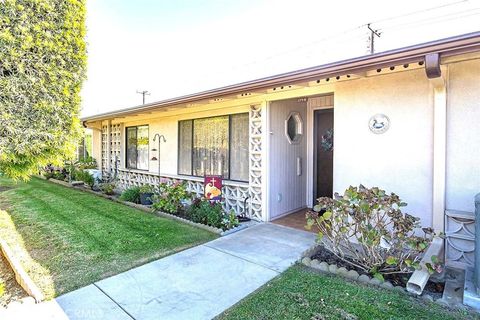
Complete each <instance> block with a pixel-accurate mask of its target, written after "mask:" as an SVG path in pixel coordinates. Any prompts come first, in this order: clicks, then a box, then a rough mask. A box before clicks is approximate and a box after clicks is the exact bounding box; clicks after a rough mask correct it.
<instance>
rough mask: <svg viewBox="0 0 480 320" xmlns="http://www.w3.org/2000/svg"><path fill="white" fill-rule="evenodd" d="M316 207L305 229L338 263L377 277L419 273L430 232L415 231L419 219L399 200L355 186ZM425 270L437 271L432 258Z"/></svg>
mask: <svg viewBox="0 0 480 320" xmlns="http://www.w3.org/2000/svg"><path fill="white" fill-rule="evenodd" d="M317 201H318V204H317V205H316V206H315V207H314V208H313V211H310V212H308V213H307V228H312V227H313V226H315V227H316V228H317V230H318V238H319V239H320V240H321V241H322V243H323V245H324V246H325V247H326V249H328V250H329V251H331V252H332V253H333V254H334V255H335V256H337V258H338V259H341V260H343V261H345V262H347V263H349V264H350V265H352V266H354V267H356V268H358V269H361V270H363V271H364V272H367V273H370V274H373V275H378V276H379V277H382V275H384V274H392V273H408V272H411V271H413V270H414V269H416V268H420V260H421V258H422V256H423V253H424V251H425V250H426V249H427V247H428V245H429V244H430V242H431V239H432V237H433V230H431V229H430V228H423V229H420V224H419V218H416V217H414V216H412V215H410V214H407V213H403V212H402V211H401V208H402V207H405V206H406V203H404V202H402V201H401V200H400V198H399V196H398V195H396V194H394V193H391V194H387V193H386V192H385V191H384V190H381V189H379V188H376V187H374V188H366V187H364V186H363V185H360V186H359V187H349V188H348V189H347V190H346V191H345V193H344V194H343V195H339V194H338V193H336V194H335V195H334V198H333V199H332V198H327V197H323V198H319V199H318V200H317ZM422 230H423V231H422ZM419 234H421V235H419ZM429 267H430V268H431V269H432V270H433V269H438V268H439V266H438V261H437V258H436V257H434V258H433V259H432V263H430V262H429Z"/></svg>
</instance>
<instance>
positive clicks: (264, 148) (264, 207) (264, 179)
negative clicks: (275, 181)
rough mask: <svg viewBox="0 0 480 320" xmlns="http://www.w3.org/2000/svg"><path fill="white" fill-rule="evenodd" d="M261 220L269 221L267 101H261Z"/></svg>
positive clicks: (268, 129)
mask: <svg viewBox="0 0 480 320" xmlns="http://www.w3.org/2000/svg"><path fill="white" fill-rule="evenodd" d="M261 108H262V128H263V130H262V162H263V164H262V220H263V221H270V211H269V208H268V207H269V206H268V199H269V196H268V183H269V181H270V179H269V164H268V159H269V158H268V157H269V153H268V149H269V140H270V126H269V121H268V118H269V103H268V102H267V101H263V102H262V105H261Z"/></svg>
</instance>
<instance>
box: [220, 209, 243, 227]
mask: <svg viewBox="0 0 480 320" xmlns="http://www.w3.org/2000/svg"><path fill="white" fill-rule="evenodd" d="M239 223H240V222H239V221H238V218H237V215H236V214H235V211H233V210H230V212H229V213H228V214H225V215H224V216H223V219H222V229H223V230H229V229H232V228H235V227H236V226H238V224H239Z"/></svg>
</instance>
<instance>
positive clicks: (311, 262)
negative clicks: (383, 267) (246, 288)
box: [300, 244, 466, 309]
mask: <svg viewBox="0 0 480 320" xmlns="http://www.w3.org/2000/svg"><path fill="white" fill-rule="evenodd" d="M320 247H321V245H319V244H315V245H314V246H312V247H311V248H310V249H308V250H306V251H305V252H304V253H303V255H302V258H301V259H300V263H301V264H303V265H305V266H307V267H309V268H312V269H315V270H318V271H320V272H323V273H327V274H330V275H332V276H340V277H343V278H346V279H348V280H352V281H356V282H360V283H363V284H366V285H371V286H375V287H380V288H382V289H388V290H393V291H397V292H400V293H403V294H408V295H409V296H412V297H415V298H418V299H421V300H423V301H426V302H435V303H437V304H439V305H442V306H444V307H449V308H457V309H465V308H466V306H464V305H463V304H452V303H450V302H449V301H447V300H446V299H444V298H443V295H442V298H438V299H435V298H434V297H433V296H431V295H429V294H422V295H420V296H418V295H416V294H413V293H410V292H408V291H407V288H404V287H402V286H394V285H393V284H392V283H391V282H390V281H381V280H379V279H377V278H372V277H370V276H368V275H366V274H362V275H360V274H359V273H358V272H357V271H355V270H348V269H347V268H345V267H340V268H338V266H337V265H336V264H328V263H327V262H325V261H320V260H318V259H311V258H310V257H311V256H312V254H313V253H314V252H316V251H317V250H318V249H319V248H320Z"/></svg>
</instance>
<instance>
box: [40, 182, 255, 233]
mask: <svg viewBox="0 0 480 320" xmlns="http://www.w3.org/2000/svg"><path fill="white" fill-rule="evenodd" d="M40 177H41V179H44V180H47V181H51V182H53V183H56V184H59V185H62V186H64V187H68V188H72V189H75V190H80V191H83V192H86V193H90V194H94V195H96V196H99V197H102V198H105V199H108V200H111V201H114V202H117V203H120V204H123V205H126V206H129V207H132V208H136V209H139V210H142V211H145V212H148V213H153V214H155V215H157V216H160V217H164V218H168V219H174V220H177V221H180V222H183V223H186V224H189V225H191V226H194V227H197V228H200V229H203V230H207V231H210V232H212V233H215V234H218V235H220V236H226V235H229V234H232V233H234V232H237V231H240V230H243V229H245V228H248V225H246V224H239V225H238V226H237V227H234V228H232V229H228V230H225V231H224V230H222V229H220V228H215V227H212V226H209V225H205V224H203V223H198V222H193V221H191V220H188V219H184V218H181V217H178V216H176V215H174V214H170V213H166V212H162V211H157V210H154V209H152V208H151V207H149V206H144V205H142V204H138V203H133V202H129V201H124V200H121V199H119V198H117V197H115V196H109V195H108V194H104V193H102V192H99V191H94V190H90V189H87V188H84V187H81V186H74V185H72V184H70V183H68V182H65V181H62V180H57V179H54V178H50V179H46V178H45V177H43V176H40Z"/></svg>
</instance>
